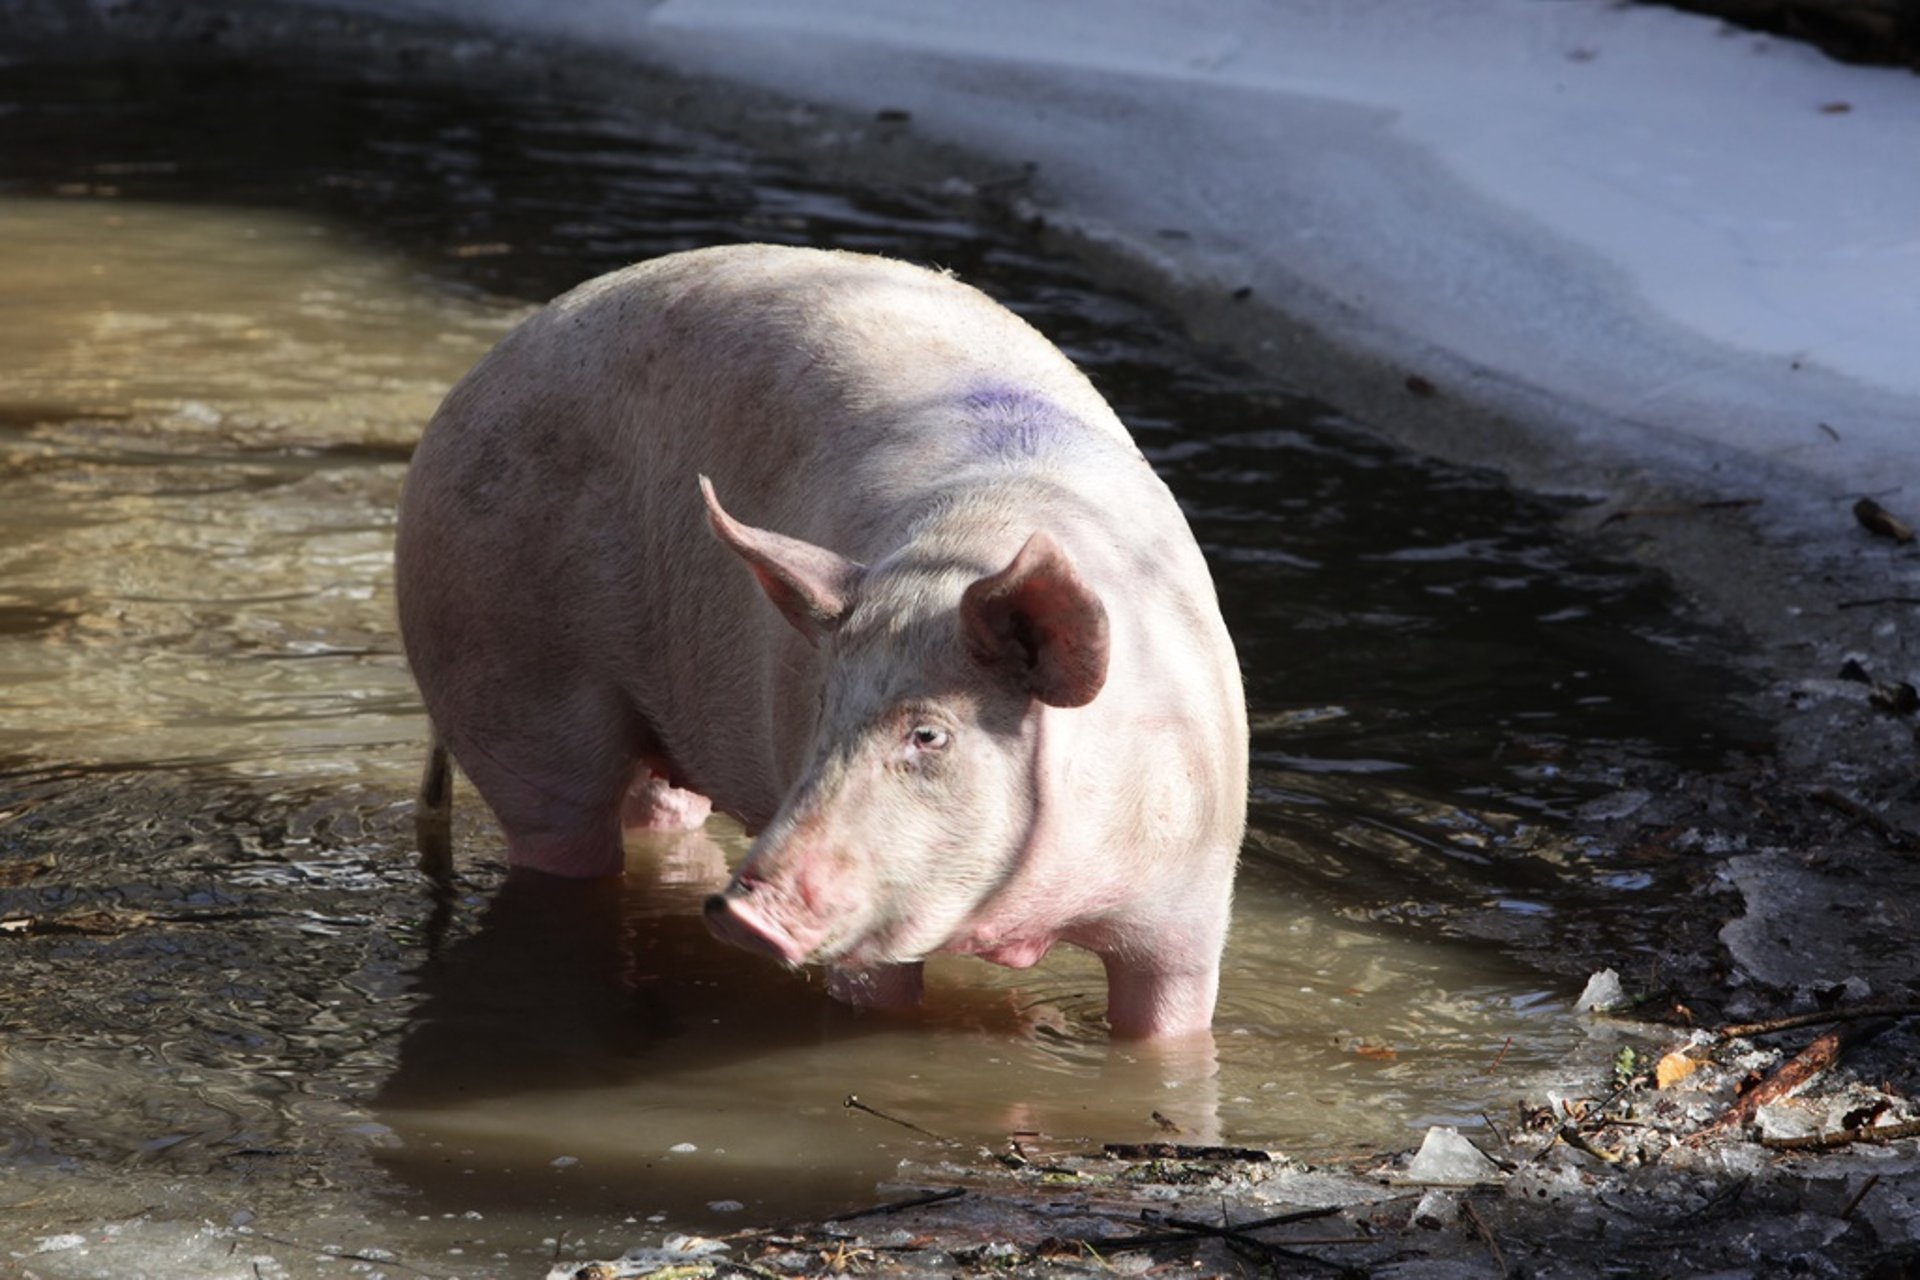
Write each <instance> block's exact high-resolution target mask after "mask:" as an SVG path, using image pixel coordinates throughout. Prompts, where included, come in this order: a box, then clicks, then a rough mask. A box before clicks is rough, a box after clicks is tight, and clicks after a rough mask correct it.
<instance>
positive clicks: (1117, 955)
mask: <svg viewBox="0 0 1920 1280" xmlns="http://www.w3.org/2000/svg"><path fill="white" fill-rule="evenodd" d="M1100 959H1101V962H1102V963H1104V964H1105V965H1106V968H1107V1026H1108V1027H1109V1028H1110V1029H1111V1030H1112V1032H1113V1034H1114V1035H1116V1036H1122V1037H1126V1038H1128V1039H1134V1040H1146V1039H1159V1038H1163V1037H1173V1036H1188V1035H1197V1034H1200V1033H1203V1032H1208V1031H1211V1030H1212V1028H1213V1003H1214V1000H1215V998H1216V997H1217V996H1218V995H1219V991H1220V966H1219V965H1218V964H1217V963H1203V964H1200V965H1197V966H1190V967H1169V966H1168V964H1167V963H1166V960H1165V958H1163V957H1156V956H1153V955H1150V954H1149V955H1142V954H1139V953H1130V952H1108V953H1106V954H1103V955H1102V956H1101V957H1100Z"/></svg>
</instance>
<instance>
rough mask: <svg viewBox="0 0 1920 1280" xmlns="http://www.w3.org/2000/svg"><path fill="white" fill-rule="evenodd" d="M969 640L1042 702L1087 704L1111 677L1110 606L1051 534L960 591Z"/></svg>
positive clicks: (982, 659) (1039, 536)
mask: <svg viewBox="0 0 1920 1280" xmlns="http://www.w3.org/2000/svg"><path fill="white" fill-rule="evenodd" d="M960 625H961V627H962V628H963V629H964V631H965V633H966V637H967V647H968V648H969V649H970V650H971V651H972V653H973V656H974V657H975V658H976V659H978V660H979V661H980V662H981V663H983V664H985V665H986V666H989V667H992V668H993V669H994V670H996V671H1000V672H1003V673H1005V674H1006V675H1007V676H1008V677H1009V678H1011V679H1012V680H1013V681H1014V683H1015V684H1017V685H1019V686H1020V687H1021V688H1023V689H1025V690H1027V692H1029V693H1031V694H1032V695H1033V696H1034V697H1036V698H1038V699H1040V701H1042V702H1044V703H1046V704H1048V705H1049V706H1055V707H1083V706H1085V705H1086V704H1087V703H1089V702H1092V701H1093V699H1094V696H1095V695H1096V694H1098V693H1099V692H1100V686H1101V685H1103V684H1105V683H1106V681H1107V610H1106V607H1105V606H1104V605H1102V604H1101V603H1100V597H1099V596H1097V595H1095V594H1094V593H1093V588H1091V587H1089V586H1088V585H1087V583H1086V580H1085V579H1084V578H1082V577H1081V576H1080V575H1079V573H1077V572H1076V571H1075V570H1074V567H1073V562H1072V561H1070V560H1068V559H1067V553H1066V552H1065V551H1064V550H1063V549H1062V548H1061V546H1060V544H1059V543H1058V542H1055V541H1054V540H1053V536H1052V535H1051V534H1048V533H1045V532H1041V533H1036V534H1034V535H1033V536H1032V537H1031V538H1028V539H1027V544H1026V545H1025V546H1023V547H1021V548H1020V552H1019V554H1018V555H1016V556H1014V558H1013V562H1012V563H1011V564H1009V565H1008V566H1007V567H1006V568H1004V569H1002V570H1000V572H998V573H993V574H988V575H987V576H986V577H984V578H981V579H979V580H978V581H976V582H974V583H973V584H972V585H970V586H969V587H968V588H967V589H966V592H965V593H964V594H963V595H962V596H961V597H960Z"/></svg>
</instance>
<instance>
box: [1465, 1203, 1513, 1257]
mask: <svg viewBox="0 0 1920 1280" xmlns="http://www.w3.org/2000/svg"><path fill="white" fill-rule="evenodd" d="M1460 1212H1461V1214H1462V1215H1464V1216H1465V1218H1466V1220H1467V1221H1468V1223H1470V1224H1471V1225H1472V1227H1473V1229H1474V1231H1475V1232H1476V1233H1478V1234H1479V1236H1480V1238H1481V1239H1482V1240H1483V1241H1485V1242H1486V1245H1487V1252H1488V1253H1490V1254H1492V1255H1493V1265H1494V1266H1496V1267H1498V1268H1500V1274H1501V1275H1503V1276H1504V1275H1507V1274H1508V1272H1507V1259H1506V1255H1504V1254H1502V1253H1501V1252H1500V1245H1499V1243H1498V1242H1497V1241H1495V1240H1494V1238H1493V1232H1491V1231H1489V1230H1487V1224H1486V1223H1484V1222H1482V1221H1481V1220H1480V1213H1479V1210H1477V1209H1475V1208H1474V1207H1473V1201H1471V1200H1462V1201H1461V1202H1460Z"/></svg>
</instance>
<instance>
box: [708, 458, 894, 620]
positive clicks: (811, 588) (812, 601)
mask: <svg viewBox="0 0 1920 1280" xmlns="http://www.w3.org/2000/svg"><path fill="white" fill-rule="evenodd" d="M700 494H701V496H702V497H704V498H705V499H706V500H707V523H708V524H710V525H712V526H713V534H714V536H715V537H716V538H718V539H720V541H722V542H724V543H726V544H727V545H728V546H729V547H732V548H733V550H734V552H735V553H736V554H738V555H739V557H740V558H741V559H742V560H745V561H746V562H747V567H748V568H749V569H752V570H753V576H754V577H755V578H757V579H759V582H760V589H761V590H762V591H764V592H766V593H767V599H769V600H771V601H773V603H774V604H775V605H777V606H778V607H779V609H780V612H781V613H783V614H785V615H786V619H787V621H788V622H791V623H792V624H793V625H794V628H795V629H796V630H798V631H799V632H800V634H801V635H803V636H805V637H806V638H807V640H808V641H809V642H817V641H818V640H819V639H820V637H821V636H824V635H828V634H830V633H832V632H833V631H835V630H836V629H838V628H839V626H840V623H841V622H842V621H843V620H845V618H846V616H847V614H849V613H851V612H852V611H853V603H854V598H855V596H856V595H857V594H858V592H859V589H860V578H861V575H863V574H864V573H866V571H867V570H866V566H865V565H862V564H858V563H856V562H854V561H852V560H849V559H847V558H846V557H845V556H841V555H836V554H835V553H834V552H831V551H829V550H827V549H826V548H825V547H816V546H814V545H813V544H812V543H811V542H802V541H800V539H798V538H789V537H786V536H784V535H782V534H778V533H769V532H767V531H766V530H765V529H755V528H753V527H752V526H751V525H744V524H741V523H740V522H739V521H738V520H735V519H734V518H733V517H732V516H730V515H728V514H727V513H726V510H725V509H724V508H722V507H721V505H720V499H718V498H716V497H715V496H714V494H713V482H712V481H711V480H709V479H707V478H706V477H705V476H701V477H700Z"/></svg>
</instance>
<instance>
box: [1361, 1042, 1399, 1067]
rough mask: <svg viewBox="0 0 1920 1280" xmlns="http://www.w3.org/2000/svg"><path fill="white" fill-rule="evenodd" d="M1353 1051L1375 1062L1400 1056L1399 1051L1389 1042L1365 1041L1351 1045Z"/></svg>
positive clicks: (1392, 1059) (1387, 1060)
mask: <svg viewBox="0 0 1920 1280" xmlns="http://www.w3.org/2000/svg"><path fill="white" fill-rule="evenodd" d="M1353 1051H1354V1052H1355V1053H1357V1054H1359V1055H1360V1056H1361V1057H1363V1058H1372V1059H1373V1060H1374V1061H1376V1062H1392V1061H1394V1060H1395V1059H1397V1058H1398V1057H1399V1056H1400V1051H1399V1050H1398V1049H1396V1048H1394V1047H1393V1046H1392V1045H1390V1044H1368V1043H1366V1042H1365V1041H1361V1042H1360V1043H1359V1044H1357V1045H1355V1046H1353Z"/></svg>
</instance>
